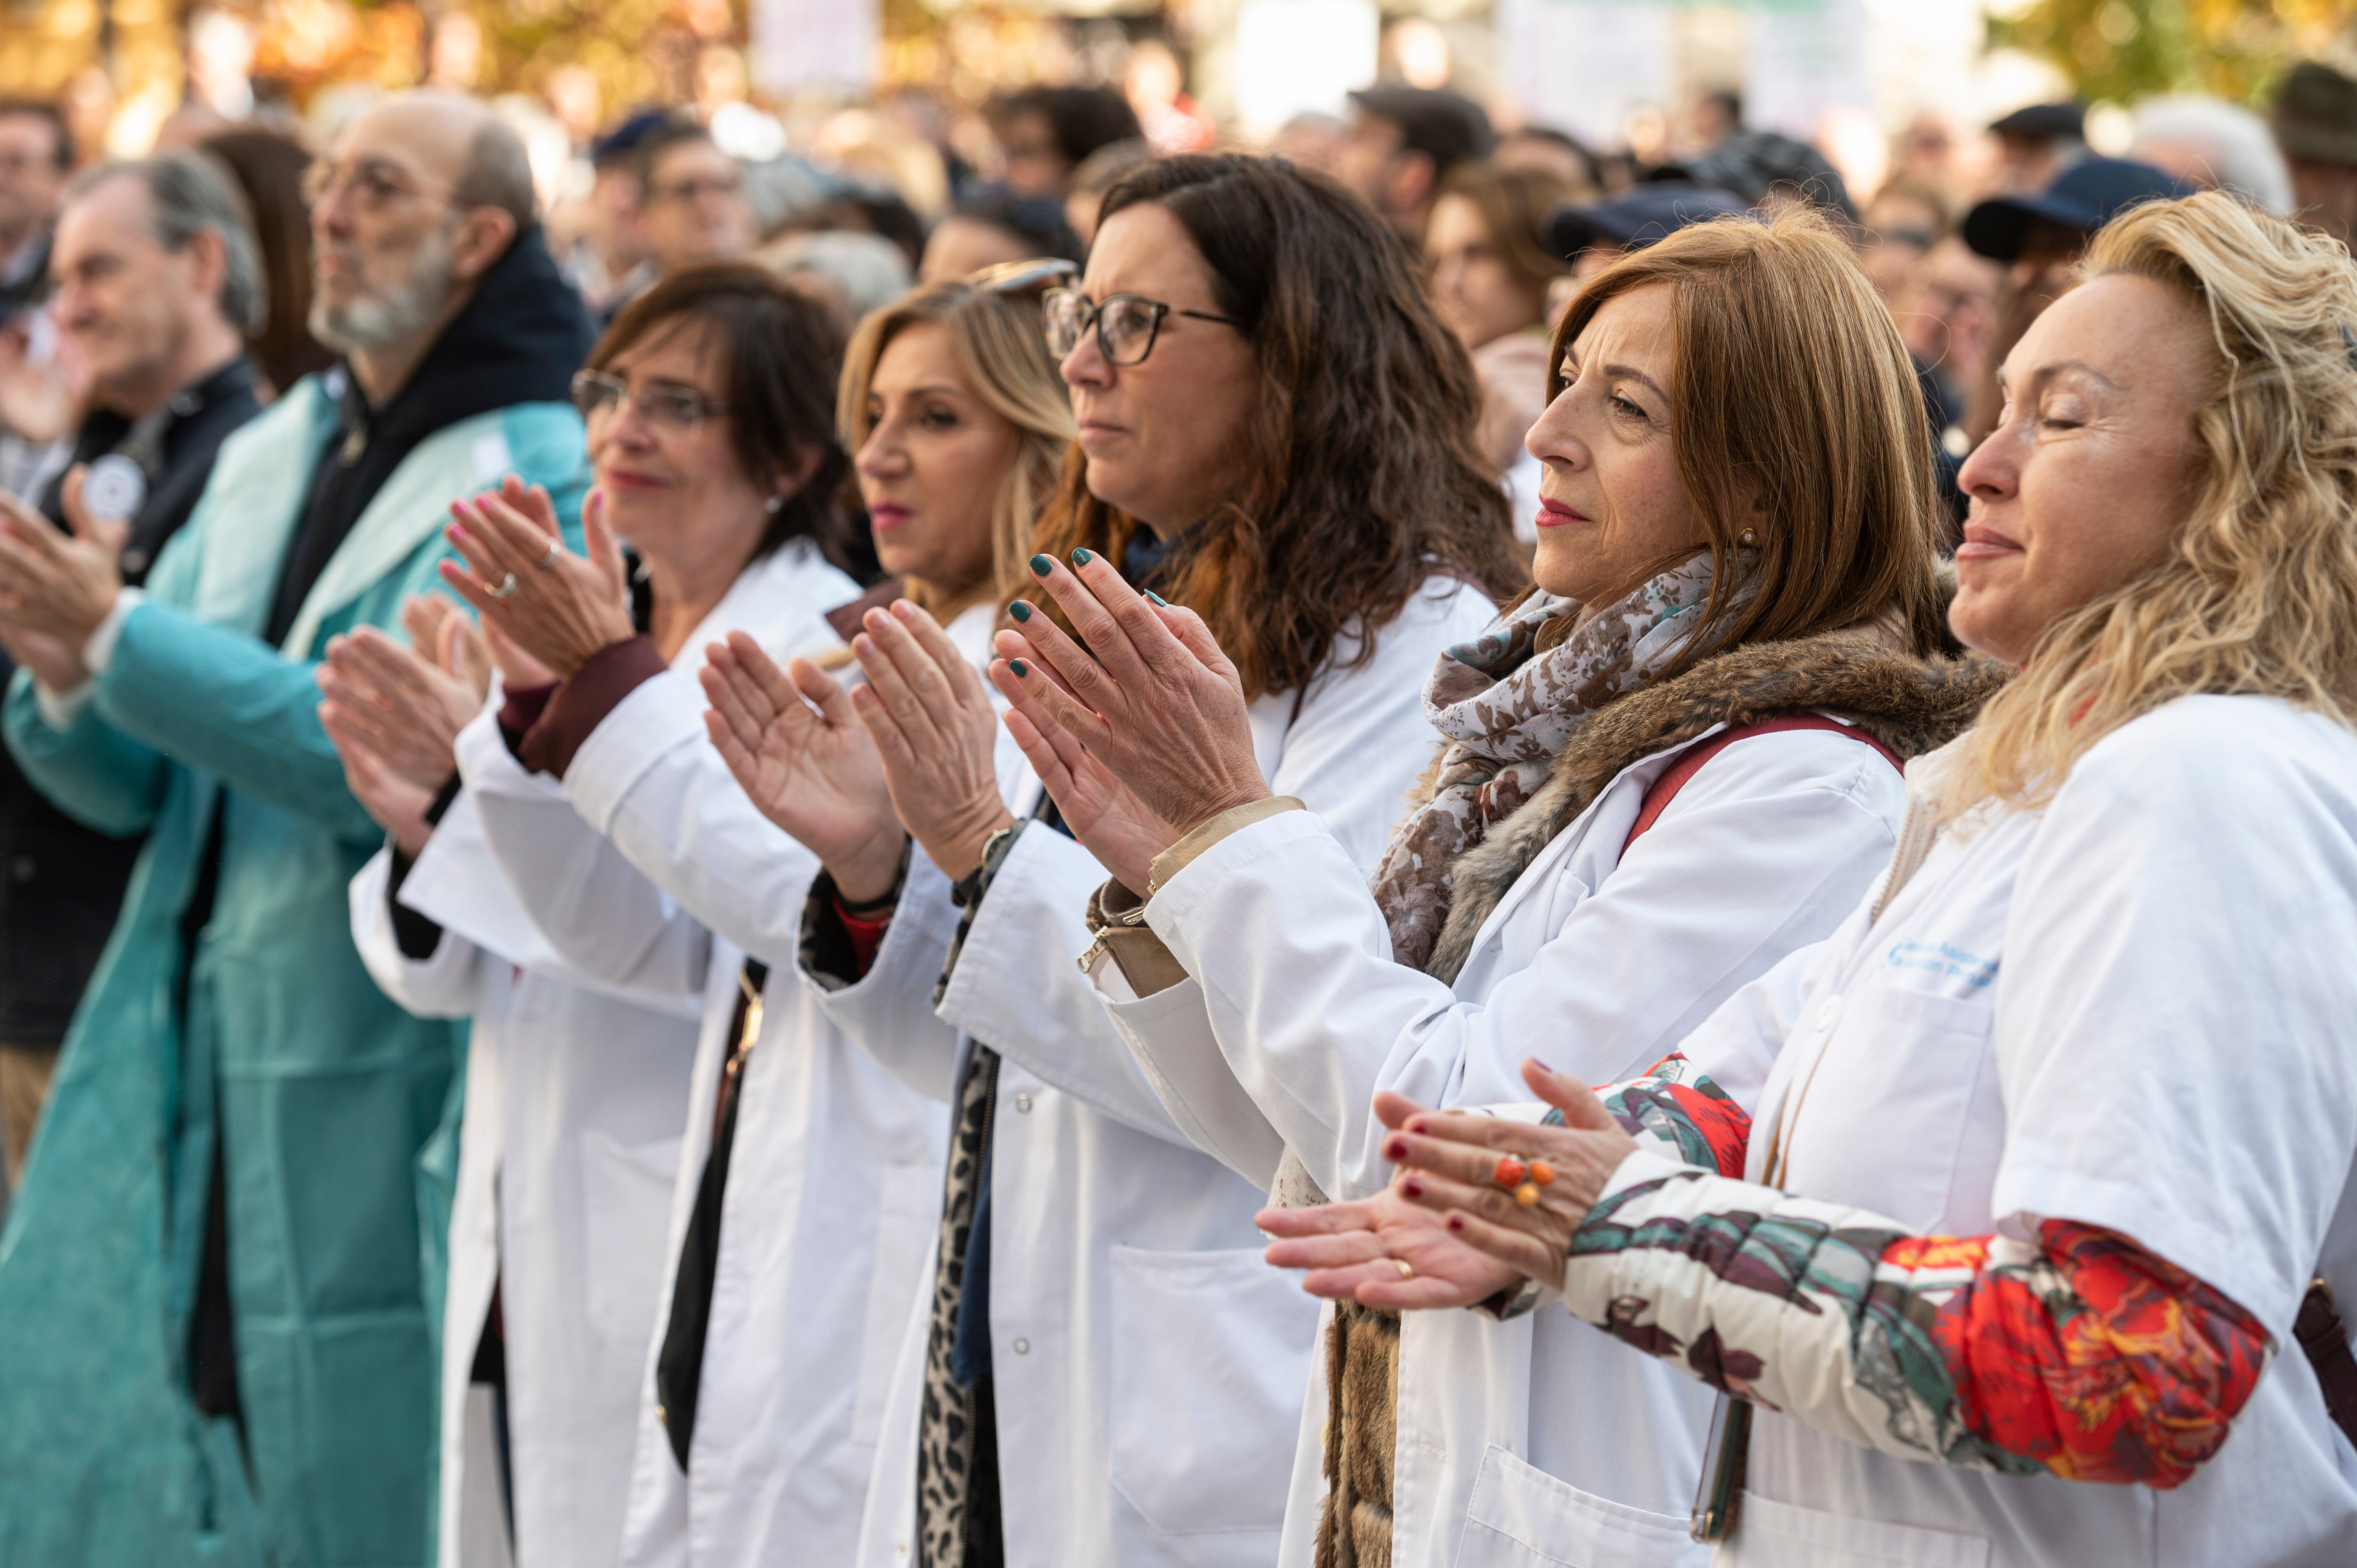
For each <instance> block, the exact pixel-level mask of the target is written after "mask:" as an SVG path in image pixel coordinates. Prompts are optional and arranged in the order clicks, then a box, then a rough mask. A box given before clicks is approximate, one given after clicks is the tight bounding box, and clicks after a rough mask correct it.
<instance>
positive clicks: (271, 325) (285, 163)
mask: <svg viewBox="0 0 2357 1568" xmlns="http://www.w3.org/2000/svg"><path fill="white" fill-rule="evenodd" d="M203 145H204V150H205V151H206V152H208V153H210V154H211V155H212V156H214V157H216V158H219V159H220V160H221V166H223V167H225V168H227V169H228V170H229V172H230V173H231V175H232V176H234V177H236V180H237V184H238V188H239V189H241V190H242V191H243V192H244V193H245V203H246V208H247V210H248V211H249V212H250V213H251V214H252V215H253V238H254V242H255V243H256V244H258V245H259V246H260V247H261V250H262V276H263V283H264V300H265V306H264V316H263V322H262V330H261V331H260V332H259V333H257V334H254V335H253V338H252V339H251V340H252V343H253V360H254V363H255V364H257V365H259V366H261V367H262V373H263V375H264V376H265V377H267V378H268V379H269V381H270V384H271V386H273V387H274V388H275V389H276V390H277V391H279V392H285V390H286V389H287V388H288V387H291V386H293V385H294V384H295V383H296V381H301V380H302V379H303V378H304V377H305V376H307V375H309V374H310V373H311V372H313V371H324V370H326V369H327V368H328V366H330V365H332V364H334V363H335V362H336V355H335V351H334V350H333V349H328V348H327V347H326V346H325V345H323V344H321V343H320V342H319V341H318V339H317V338H313V337H312V336H311V328H310V327H309V325H308V323H309V320H310V316H311V220H310V217H309V214H308V212H307V209H306V208H305V206H304V204H303V171H304V170H305V169H307V168H308V167H310V166H311V155H310V154H309V153H307V152H306V151H304V150H303V145H302V144H301V143H300V142H297V141H296V140H295V139H294V138H292V137H290V136H282V135H280V134H278V133H277V132H275V131H264V130H260V129H257V128H254V127H251V126H249V127H244V128H241V129H239V130H235V131H223V132H222V133H221V134H219V135H217V136H208V137H206V138H205V140H204V144H203Z"/></svg>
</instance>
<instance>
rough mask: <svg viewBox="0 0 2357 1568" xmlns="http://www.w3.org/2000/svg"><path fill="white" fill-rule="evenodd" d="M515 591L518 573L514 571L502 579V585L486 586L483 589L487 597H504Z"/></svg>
mask: <svg viewBox="0 0 2357 1568" xmlns="http://www.w3.org/2000/svg"><path fill="white" fill-rule="evenodd" d="M515 591H516V575H515V574H514V573H513V572H511V573H509V574H508V575H506V576H504V577H501V578H500V585H499V586H498V587H496V588H486V589H484V590H483V593H484V596H485V597H487V598H494V599H504V598H506V597H508V596H510V595H511V594H513V593H514V592H515Z"/></svg>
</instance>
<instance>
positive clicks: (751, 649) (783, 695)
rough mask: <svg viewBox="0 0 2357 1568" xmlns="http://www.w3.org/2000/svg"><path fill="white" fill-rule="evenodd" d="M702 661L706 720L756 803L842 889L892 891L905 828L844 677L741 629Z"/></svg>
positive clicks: (863, 897) (865, 895)
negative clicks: (772, 652) (774, 652)
mask: <svg viewBox="0 0 2357 1568" xmlns="http://www.w3.org/2000/svg"><path fill="white" fill-rule="evenodd" d="M701 679H702V680H703V682H704V690H705V695H706V696H708V697H710V698H711V699H712V706H711V707H710V708H709V709H708V710H706V712H705V715H704V723H705V728H706V729H707V730H708V731H709V732H710V734H711V736H712V744H713V745H714V746H717V747H718V748H719V750H720V755H721V757H722V759H723V760H725V761H726V763H727V764H728V770H729V771H730V772H731V773H733V774H735V775H736V776H737V783H739V784H741V785H743V786H744V789H745V793H746V794H748V796H750V797H752V800H753V804H754V805H755V806H756V807H758V808H759V810H760V812H761V814H762V815H763V816H765V817H767V818H769V819H770V821H771V822H775V823H776V824H777V825H778V826H779V827H780V828H782V829H784V830H785V831H786V832H788V833H789V834H791V836H792V837H794V838H796V839H798V840H800V841H801V842H802V843H803V844H804V845H805V846H807V847H808V848H809V850H810V851H811V853H812V854H815V855H817V856H818V857H819V860H820V861H821V862H822V863H823V865H825V866H826V869H827V872H828V874H829V875H832V876H833V877H834V886H835V890H836V891H837V892H839V893H840V894H842V896H843V897H845V898H846V899H848V900H850V901H851V902H853V903H856V904H867V903H872V902H874V901H876V900H877V899H880V898H883V897H886V896H888V894H889V893H890V892H891V891H892V884H893V882H894V880H895V879H896V878H897V877H898V876H899V870H900V855H901V853H902V852H903V850H904V849H905V848H906V847H907V844H908V834H907V833H906V832H903V831H902V830H901V827H900V822H899V817H898V816H896V815H895V814H894V812H893V810H892V798H891V794H890V791H889V789H888V786H887V784H886V781H885V777H884V766H883V763H882V761H881V760H880V759H879V758H878V757H877V753H876V743H875V742H874V741H873V740H872V739H870V738H869V737H868V734H867V729H866V725H863V724H861V723H860V722H859V718H858V715H857V714H855V713H854V712H853V711H852V703H851V698H850V696H849V695H848V694H847V693H845V691H844V689H843V686H842V684H841V683H840V682H836V681H834V680H833V679H832V678H830V677H829V676H828V675H827V674H826V673H825V672H824V671H821V670H820V669H819V668H818V667H817V666H816V665H814V664H813V663H811V661H810V660H806V659H797V660H793V661H792V662H791V664H789V665H788V666H787V667H786V669H784V670H782V671H781V670H780V669H779V668H778V666H777V663H776V661H775V660H771V659H770V656H769V655H768V654H766V653H764V652H763V651H761V646H760V644H759V643H757V642H755V641H754V640H753V639H752V638H750V637H749V636H748V635H746V634H745V633H744V632H741V631H732V632H730V633H729V634H728V640H727V641H726V642H725V643H719V642H716V643H714V644H712V645H711V646H710V647H709V648H707V649H706V650H705V666H704V670H703V671H702V675H701Z"/></svg>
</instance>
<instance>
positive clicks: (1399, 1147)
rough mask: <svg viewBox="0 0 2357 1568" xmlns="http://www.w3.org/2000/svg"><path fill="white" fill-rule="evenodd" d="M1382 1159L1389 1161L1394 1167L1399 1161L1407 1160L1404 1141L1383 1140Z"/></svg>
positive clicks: (1396, 1139)
mask: <svg viewBox="0 0 2357 1568" xmlns="http://www.w3.org/2000/svg"><path fill="white" fill-rule="evenodd" d="M1383 1158H1385V1159H1387V1160H1389V1161H1391V1162H1392V1163H1393V1164H1394V1165H1397V1164H1398V1163H1399V1162H1400V1161H1402V1160H1404V1159H1405V1158H1407V1143H1406V1141H1405V1139H1401V1138H1386V1139H1384V1140H1383Z"/></svg>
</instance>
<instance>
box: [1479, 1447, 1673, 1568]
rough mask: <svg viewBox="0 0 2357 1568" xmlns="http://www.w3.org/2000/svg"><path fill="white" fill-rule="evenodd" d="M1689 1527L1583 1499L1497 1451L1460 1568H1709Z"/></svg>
mask: <svg viewBox="0 0 2357 1568" xmlns="http://www.w3.org/2000/svg"><path fill="white" fill-rule="evenodd" d="M1709 1562H1710V1548H1709V1547H1707V1546H1705V1545H1703V1544H1702V1543H1700V1542H1698V1541H1695V1539H1694V1538H1693V1537H1692V1536H1690V1535H1688V1534H1687V1533H1686V1521H1685V1520H1683V1519H1673V1518H1672V1517H1670V1516H1669V1515H1668V1514H1658V1513H1650V1512H1648V1511H1646V1510H1645V1509H1638V1508H1631V1507H1630V1506H1629V1505H1628V1504H1626V1503H1616V1502H1613V1501H1611V1500H1610V1499H1609V1498H1599V1497H1596V1496H1594V1495H1592V1494H1590V1493H1587V1492H1583V1491H1581V1490H1580V1489H1579V1488H1578V1487H1575V1486H1573V1485H1572V1484H1571V1483H1570V1482H1568V1481H1566V1480H1562V1479H1560V1478H1558V1477H1554V1476H1550V1475H1548V1474H1547V1473H1546V1472H1545V1471H1544V1470H1542V1469H1540V1468H1538V1467H1537V1466H1534V1465H1530V1464H1526V1463H1524V1462H1523V1460H1521V1459H1518V1458H1516V1457H1515V1456H1514V1455H1512V1454H1509V1453H1508V1452H1506V1450H1504V1449H1503V1448H1500V1447H1498V1446H1497V1445H1496V1444H1491V1447H1490V1450H1489V1452H1487V1453H1486V1454H1484V1455H1482V1456H1481V1473H1480V1476H1479V1477H1476V1478H1475V1480H1474V1482H1473V1498H1472V1501H1471V1502H1470V1503H1469V1504H1468V1505H1467V1509H1466V1516H1465V1539H1464V1541H1463V1542H1462V1543H1461V1544H1460V1545H1459V1546H1458V1551H1457V1568H1705V1565H1706V1564H1707V1563H1709Z"/></svg>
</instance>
